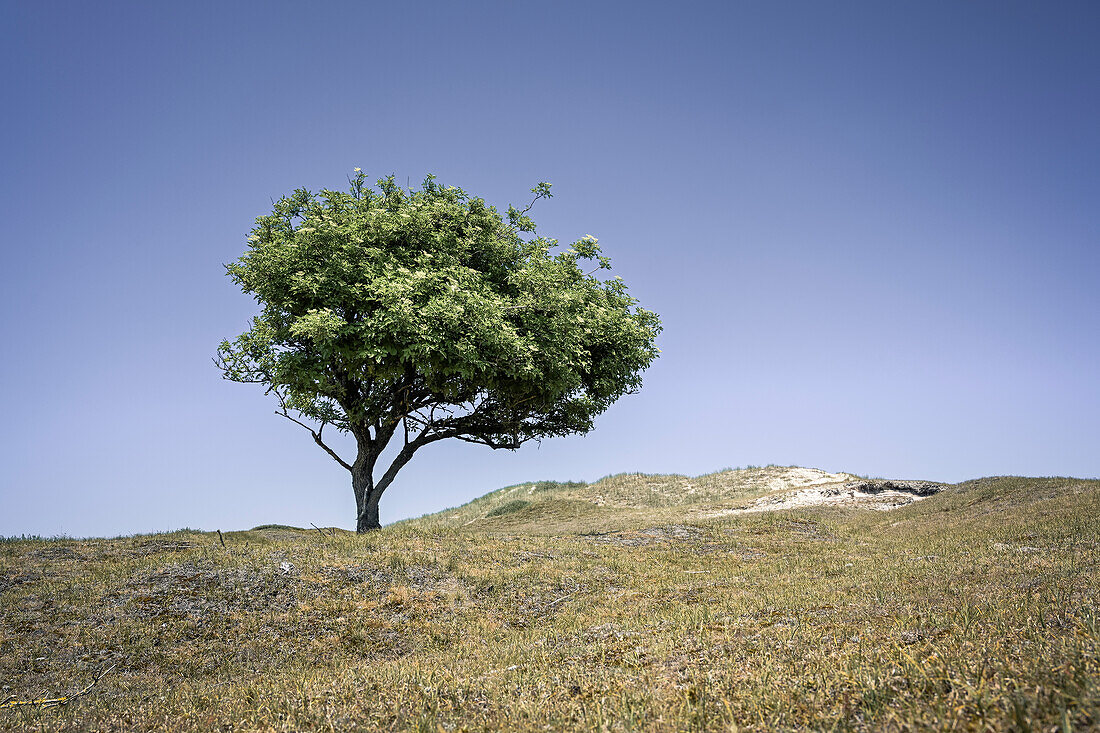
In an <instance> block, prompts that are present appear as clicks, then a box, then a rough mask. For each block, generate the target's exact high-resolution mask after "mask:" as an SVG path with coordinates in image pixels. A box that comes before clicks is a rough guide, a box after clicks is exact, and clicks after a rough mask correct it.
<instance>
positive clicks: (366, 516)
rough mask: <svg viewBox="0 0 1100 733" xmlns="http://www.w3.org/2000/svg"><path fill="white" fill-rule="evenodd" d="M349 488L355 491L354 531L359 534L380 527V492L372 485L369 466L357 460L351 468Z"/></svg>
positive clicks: (372, 480)
mask: <svg viewBox="0 0 1100 733" xmlns="http://www.w3.org/2000/svg"><path fill="white" fill-rule="evenodd" d="M351 489H352V491H353V492H355V511H356V514H355V516H356V520H355V531H356V532H358V533H359V534H363V533H364V532H370V531H372V530H375V529H381V528H382V523H381V522H379V521H378V500H379V499H380V498H381V496H382V492H381V491H378V490H377V488H376V487H375V485H374V477H373V476H371V470H370V468H368V467H366V466H361V465H360V462H359V461H356V462H355V465H354V466H352V469H351Z"/></svg>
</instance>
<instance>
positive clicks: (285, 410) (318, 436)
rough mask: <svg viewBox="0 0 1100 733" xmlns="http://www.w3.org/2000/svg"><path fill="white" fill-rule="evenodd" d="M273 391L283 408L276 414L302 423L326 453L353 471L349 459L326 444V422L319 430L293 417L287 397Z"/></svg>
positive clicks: (298, 423) (299, 423) (296, 423)
mask: <svg viewBox="0 0 1100 733" xmlns="http://www.w3.org/2000/svg"><path fill="white" fill-rule="evenodd" d="M271 391H272V392H274V393H275V396H276V397H277V398H278V399H279V405H280V407H282V409H281V410H276V411H275V414H276V415H282V416H283V417H285V418H286V419H287V420H290V421H291V422H292V423H294V424H295V425H301V426H302V427H303V428H305V429H306V430H308V431H309V434H310V435H312V436H313V440H314V442H315V443H317V445H319V446H321V447H322V448H324V450H325V453H328V454H329V455H330V456H332V458H333V460H335V461H336V462H337V463H339V464H340V465H341V466H343V467H344V468H346V469H347V470H348V471H351V464H350V463H348V462H347V461H345V460H344V459H343V458H341V457H340V454H338V453H337V452H336V451H334V450H333V449H332V448H330V447H328V446H327V445H326V444H325V441H324V440H322V438H321V433H322V432H324V429H325V423H323V422H322V423H321V427H320V429H319V430H314V429H313V428H311V427H310V426H309V425H306V424H305V423H304V422H302V421H301V420H296V419H295V418H293V417H291V415H290V412H289V411H288V410H289V408H288V407H287V405H286V399H284V398H283V396H282V394H280V393H279V392H278V390H271Z"/></svg>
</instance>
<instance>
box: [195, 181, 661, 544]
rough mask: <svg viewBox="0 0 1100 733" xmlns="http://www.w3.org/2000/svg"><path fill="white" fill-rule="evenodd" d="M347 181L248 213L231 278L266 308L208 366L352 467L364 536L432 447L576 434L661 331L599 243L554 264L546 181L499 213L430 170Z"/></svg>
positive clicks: (589, 241) (624, 384)
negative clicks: (541, 232)
mask: <svg viewBox="0 0 1100 733" xmlns="http://www.w3.org/2000/svg"><path fill="white" fill-rule="evenodd" d="M350 184H351V187H350V190H348V191H346V192H344V191H330V190H322V191H321V192H320V194H313V193H310V192H309V191H306V190H302V189H299V190H297V191H295V192H294V193H293V194H292V195H290V196H287V197H285V198H283V199H281V200H280V201H279V202H278V203H276V204H275V205H274V210H273V211H272V213H271V214H269V215H267V216H261V217H259V218H258V219H256V226H255V228H254V229H253V230H252V232H251V236H250V237H249V238H248V242H249V244H248V251H247V252H246V253H245V254H244V256H242V257H241V258H240V259H239V260H237V261H235V262H233V263H231V264H229V265H226V270H227V271H228V274H229V276H230V277H231V278H232V279H233V280H234V281H235V282H236V283H237V284H238V285H240V286H241V288H242V289H243V290H244V291H245V292H246V293H250V294H251V295H253V296H254V297H255V298H256V300H257V301H258V302H259V304H260V305H261V306H262V311H261V313H260V314H259V315H257V316H255V317H254V318H253V319H252V326H251V328H250V329H249V330H248V331H246V332H245V333H243V334H241V335H240V336H239V337H237V338H236V339H235V340H233V341H223V342H222V344H221V346H220V347H219V349H218V354H217V356H216V357H215V360H214V361H215V363H216V364H217V366H218V367H219V368H220V369H221V370H222V375H223V377H224V378H225V379H229V380H232V381H235V382H251V383H257V384H262V385H265V386H266V387H267V392H268V393H269V394H272V395H274V397H275V398H276V399H277V400H278V405H279V409H278V410H277V411H276V412H277V413H278V414H280V415H282V416H283V417H286V418H287V419H289V420H291V421H293V422H295V423H297V424H298V425H300V426H302V427H303V428H305V429H306V430H308V431H309V432H310V434H311V435H312V436H313V439H314V440H315V441H316V442H317V445H319V446H320V447H321V448H323V449H324V450H325V451H326V452H327V453H328V454H329V455H330V456H331V457H332V458H333V459H334V460H336V462H337V463H339V464H340V465H341V466H343V467H344V468H345V469H347V470H348V471H349V472H350V473H351V484H352V490H353V491H354V493H355V502H356V507H357V512H358V513H357V521H356V528H357V530H358V531H359V532H364V531H367V530H371V529H377V528H379V527H380V526H381V525H380V524H379V521H378V500H379V499H380V498H381V496H382V493H383V492H384V491H385V490H386V488H387V487H389V485H390V484H391V483H392V482H393V480H394V477H395V476H396V475H397V473H398V471H400V470H401V468H402V467H403V466H405V465H406V464H407V463H408V462H409V460H410V459H411V458H412V457H413V454H414V453H415V452H416V451H417V450H419V449H420V448H423V447H424V446H425V445H428V444H430V443H433V442H435V441H438V440H443V439H445V438H457V439H458V440H464V441H467V442H470V443H480V444H484V445H487V446H489V447H491V448H494V449H495V448H509V449H516V448H518V447H519V446H520V445H522V444H523V443H525V442H526V441H528V440H532V439H534V440H538V439H541V438H544V437H550V436H561V435H568V434H573V433H582V434H583V433H587V432H588V431H589V430H591V429H592V427H593V419H594V418H595V416H597V415H599V414H600V413H602V412H604V411H605V410H606V409H607V408H608V407H609V406H610V405H611V404H612V403H613V402H614V401H615V400H617V399H618V398H619V397H621V396H622V395H624V394H627V393H630V392H634V391H636V390H638V389H639V387H640V386H641V372H642V371H643V370H644V369H645V368H646V367H648V366H649V364H650V363H651V362H652V361H653V359H654V358H656V356H657V353H658V349H657V348H656V346H655V344H654V340H655V338H656V336H657V334H658V333H659V332H660V330H661V325H660V321H659V320H658V318H657V315H656V314H654V313H652V312H650V311H647V310H645V309H643V308H640V307H638V306H637V301H636V300H635V299H634V298H632V297H630V296H629V295H628V294H627V290H626V287H625V285H624V284H623V282H622V280H621V279H620V278H617V277H616V278H614V279H605V280H601V279H599V278H597V277H595V274H596V273H597V272H599V271H600V270H606V269H609V268H610V261H609V260H608V259H607V258H606V257H604V256H602V255H601V254H600V248H599V246H598V245H597V243H596V239H595V238H593V237H584V238H582V239H580V240H579V241H577V242H574V243H573V244H572V245H571V246H570V247H568V248H567V249H565V250H564V251H559V252H557V253H554V252H553V250H555V248H556V247H557V244H558V243H557V241H556V240H553V239H546V238H543V237H542V236H538V235H537V234H536V233H535V225H534V222H532V221H531V219H530V217H528V215H527V212H528V211H530V209H531V205H533V204H534V203H535V202H536V201H538V200H539V199H543V198H550V184H548V183H540V184H539V185H538V186H536V187H535V188H533V189H532V193H533V194H534V198H533V199H532V201H531V205H529V206H528V207H527V208H525V209H523V210H522V211H520V210H517V209H516V208H515V207H513V206H509V207H508V211H507V214H506V215H505V216H501V214H500V213H499V212H498V211H497V210H496V209H495V208H493V207H492V206H487V205H486V204H485V202H484V201H483V200H482V199H480V198H475V197H471V196H468V195H467V194H466V193H465V192H464V191H463V190H462V189H459V188H455V187H453V186H447V187H444V186H441V185H439V184H438V183H437V182H436V180H435V178H434V176H428V177H427V179H425V181H424V183H423V185H422V187H421V188H420V189H419V190H413V189H409V190H405V189H402V188H401V187H399V186H397V185H395V183H394V179H393V176H390V177H388V178H382V179H380V180H379V181H378V189H377V190H375V189H374V188H372V187H371V186H369V185H368V184H366V177H365V176H364V174H363V173H362V171H360V170H359V169H358V168H356V169H355V175H354V177H353V178H352V179H351V180H350ZM524 235H526V237H525V236H524ZM582 260H588V261H590V264H593V265H594V267H593V268H592V269H591V270H590V271H588V272H585V271H584V270H583V269H582V268H581V265H580V263H581V261H582ZM328 426H332V427H333V428H335V429H336V430H339V431H342V432H345V433H350V434H351V435H352V436H353V437H354V439H355V445H356V447H357V455H356V456H355V458H354V459H351V460H346V459H345V458H343V457H341V455H340V454H339V453H338V452H337V451H336V450H334V449H333V448H332V447H331V446H330V445H329V444H328V443H326V442H325V437H324V434H323V433H324V430H325V428H326V427H328ZM395 436H396V439H395ZM391 444H394V446H395V448H397V447H399V450H397V453H396V457H394V458H393V460H392V463H391V464H390V465H389V466H388V467H386V469H385V471H383V472H382V473H381V475H380V476H378V475H377V472H376V469H378V468H379V466H377V464H378V461H379V458H380V457H381V455H382V452H383V451H384V450H385V449H386V448H387V446H390V445H391Z"/></svg>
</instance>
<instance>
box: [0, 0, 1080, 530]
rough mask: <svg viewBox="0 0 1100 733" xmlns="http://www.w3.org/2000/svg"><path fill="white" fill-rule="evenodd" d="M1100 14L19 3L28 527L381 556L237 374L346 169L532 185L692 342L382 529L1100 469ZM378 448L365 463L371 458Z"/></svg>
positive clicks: (16, 338) (570, 236)
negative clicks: (704, 478)
mask: <svg viewBox="0 0 1100 733" xmlns="http://www.w3.org/2000/svg"><path fill="white" fill-rule="evenodd" d="M1097 37H1100V6H1097V5H1096V4H1095V3H1058V4H1041V3H1030V4H1024V3H1006V2H988V3H981V2H974V3H965V4H963V3H946V2H944V3H937V2H930V3H907V4H902V3H875V2H863V3H857V2H851V3H819V2H807V3H787V2H776V3H727V2H721V3H718V2H715V3H691V2H687V3H675V4H673V3H653V4H646V3H629V4H627V3H617V4H612V3H599V2H597V3H592V2H585V3H579V2H578V3H569V2H566V3H539V4H535V3H524V2H471V3H443V2H439V3H435V2H424V3H416V4H412V3H408V4H402V3H387V4H381V3H359V2H355V3H313V4H309V5H302V4H300V3H294V4H292V3H269V2H264V3H260V2H255V3H247V2H240V3H212V2H192V3H184V4H174V5H167V4H163V3H138V2H135V3H114V2H104V3H96V4H87V3H76V2H69V3H54V2H10V1H9V2H2V3H0V64H2V68H3V69H4V70H5V73H4V74H3V75H2V78H0V98H2V99H3V100H4V102H5V103H4V110H5V111H4V113H3V115H0V128H2V132H3V135H2V137H0V140H2V141H3V142H2V143H0V144H2V145H3V149H2V157H3V160H4V164H3V166H2V168H0V195H2V200H3V202H4V204H3V209H4V216H3V217H2V220H0V243H2V256H3V259H2V263H3V266H2V268H0V285H2V289H0V305H2V307H3V313H4V317H3V320H2V322H0V343H2V344H3V352H4V358H3V359H2V360H0V379H2V383H3V384H4V385H5V390H4V391H5V399H4V408H5V409H4V419H3V421H2V423H0V535H12V534H21V533H37V534H45V535H52V534H57V533H68V534H70V535H74V536H85V535H114V534H121V533H133V532H148V531H158V530H166V529H172V528H177V527H181V526H191V527H199V528H205V529H215V528H221V529H237V528H244V527H249V526H253V525H256V524H260V523H266V522H282V523H288V524H296V525H300V526H303V525H308V523H310V522H313V523H316V524H318V525H338V526H345V527H351V526H354V521H353V520H354V501H353V499H352V495H351V490H350V483H349V480H348V476H347V474H346V472H344V471H343V469H341V468H340V467H339V466H337V465H336V464H335V462H333V461H332V460H331V459H330V458H329V457H327V456H326V455H325V454H324V453H322V452H321V451H320V450H319V449H318V448H317V447H316V446H315V445H314V444H313V442H312V440H310V439H309V436H308V434H306V433H305V432H304V431H302V430H301V429H300V428H297V427H295V426H294V425H292V424H291V423H289V422H287V421H286V420H284V419H281V418H279V417H276V416H275V415H274V414H273V409H274V405H272V404H271V403H270V402H269V400H268V398H265V397H264V396H263V395H262V390H260V389H258V388H253V387H251V386H249V385H239V384H233V383H228V382H223V381H221V380H220V378H219V374H218V372H217V370H216V369H215V368H214V367H213V365H212V363H211V361H210V358H211V356H212V355H213V354H214V351H215V348H216V346H217V344H218V342H219V341H220V340H221V339H223V338H225V337H232V336H234V335H236V334H237V333H239V332H241V331H242V330H244V329H245V327H246V326H247V320H248V318H249V316H250V315H251V314H252V313H253V312H254V311H255V308H256V306H255V304H254V303H253V301H251V300H250V299H249V298H248V297H246V296H244V295H243V294H241V293H240V292H239V291H238V290H237V289H236V288H235V286H234V285H233V284H232V283H231V282H230V280H229V279H228V278H227V277H226V276H225V275H224V270H223V268H222V265H223V263H226V262H229V261H231V260H233V259H235V258H236V257H238V256H239V255H240V254H241V253H242V252H243V251H244V249H245V246H246V242H245V239H246V237H247V235H248V231H249V229H250V227H251V224H252V221H253V219H254V218H255V217H256V216H259V215H262V214H264V213H267V211H269V210H270V207H271V200H272V199H277V198H279V197H280V196H282V195H283V194H286V193H288V192H290V191H291V190H293V189H294V188H297V187H303V186H304V187H307V188H311V189H314V190H316V189H319V188H322V187H338V186H341V185H343V184H344V182H345V181H346V178H347V176H348V175H349V174H350V173H351V170H352V168H353V167H356V166H359V167H362V168H363V169H364V171H366V172H367V173H368V174H370V175H371V176H372V177H377V176H380V175H384V174H388V173H394V174H395V175H396V176H397V177H398V179H399V180H401V181H404V180H406V179H408V180H411V181H412V182H413V183H416V182H419V181H420V180H421V179H423V177H424V175H425V174H427V173H434V174H436V175H437V176H439V179H440V181H441V182H443V183H444V184H453V185H458V186H461V187H463V188H465V189H466V190H467V191H469V192H471V193H473V194H476V195H480V196H482V197H484V198H485V199H486V200H488V201H489V202H491V203H494V204H497V205H498V206H499V207H506V206H507V204H508V203H526V201H527V200H528V199H529V194H528V193H527V192H528V190H529V189H530V188H531V187H532V186H533V185H534V184H535V183H537V182H538V181H543V180H545V181H550V182H552V183H553V184H554V193H555V197H554V199H553V200H551V201H549V202H540V204H539V205H538V206H537V207H536V209H535V210H534V211H533V216H534V218H535V220H536V222H537V223H538V224H539V229H540V232H542V233H543V234H545V235H547V236H552V237H555V238H558V239H561V240H562V241H572V240H574V239H576V238H579V237H580V236H582V235H585V234H592V235H594V236H597V237H599V239H600V242H601V245H602V246H603V248H604V250H605V252H606V253H607V254H609V255H610V256H611V257H612V260H613V262H614V266H615V268H614V272H615V273H616V274H619V275H621V276H622V277H623V278H624V279H625V281H626V282H627V284H628V285H629V287H630V290H631V293H632V294H633V295H634V296H635V297H637V298H639V299H640V301H641V302H642V304H643V305H644V306H646V307H648V308H650V309H652V310H655V311H657V312H658V313H659V314H660V315H661V316H662V319H663V321H664V323H665V332H664V334H663V335H662V336H661V339H660V342H659V345H660V347H661V348H662V350H663V355H662V357H661V358H660V359H659V360H658V362H657V363H656V364H655V365H654V366H653V367H652V368H651V369H650V371H649V372H648V373H647V377H646V384H645V386H644V388H643V390H642V391H641V392H640V393H639V394H636V395H632V396H628V397H626V398H624V399H623V400H621V401H620V402H619V403H618V404H616V405H615V406H614V407H612V409H611V410H610V411H609V412H608V413H607V414H606V415H604V416H603V417H602V418H600V419H599V420H598V422H597V428H596V430H595V431H594V432H593V433H591V434H590V435H588V436H586V437H583V438H582V437H573V438H563V439H555V440H548V441H545V442H543V443H542V444H541V446H538V445H531V446H529V447H525V448H523V449H522V450H520V451H518V452H515V453H510V452H505V451H496V452H494V451H491V450H489V449H487V448H482V447H478V446H471V445H466V444H454V445H448V444H446V443H443V444H437V445H435V446H430V447H428V448H426V449H425V450H424V451H422V452H421V453H420V454H418V456H417V458H416V459H414V461H413V462H412V463H411V464H409V466H408V467H407V468H406V469H405V470H404V471H403V472H402V474H401V475H400V476H399V478H398V480H397V482H396V483H395V484H394V485H393V486H392V487H391V488H390V490H389V491H388V492H387V494H386V496H385V497H384V498H383V500H382V519H383V522H389V521H394V520H396V519H400V518H403V517H407V516H415V515H419V514H421V513H424V512H428V511H434V510H437V509H440V508H444V507H446V506H452V505H455V504H458V503H462V502H464V501H466V500H468V499H470V498H472V497H474V496H477V495H480V494H482V493H484V492H485V491H488V490H491V489H493V488H497V487H499V486H503V485H507V484H512V483H517V482H521V481H525V480H536V479H546V478H550V479H562V480H564V479H584V480H594V479H597V478H599V477H601V476H603V475H606V474H609V473H615V472H622V471H646V472H662V473H663V472H680V473H688V474H698V473H703V472H707V471H712V470H716V469H720V468H722V467H725V466H735V465H745V464H750V463H752V464H766V463H780V464H799V465H807V466H817V467H821V468H825V469H829V470H845V471H852V472H856V473H861V474H870V475H879V476H889V477H913V478H928V479H938V480H944V481H958V480H963V479H967V478H973V477H977V476H982V475H990V474H1025V475H1076V476H1097V475H1098V474H1100V449H1098V446H1100V379H1098V375H1100V368H1098V364H1100V287H1098V285H1100V250H1098V247H1097V244H1098V242H1100V206H1098V202H1100V173H1098V171H1100V86H1098V85H1097V83H1096V79H1097V70H1098V69H1100V44H1097V43H1096V38H1097ZM345 447H346V446H345Z"/></svg>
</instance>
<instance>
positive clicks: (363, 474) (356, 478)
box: [351, 430, 421, 534]
mask: <svg viewBox="0 0 1100 733" xmlns="http://www.w3.org/2000/svg"><path fill="white" fill-rule="evenodd" d="M392 434H393V431H392V430H390V431H389V432H388V433H384V434H383V436H382V438H383V439H381V440H378V441H376V442H374V443H373V444H372V443H371V441H369V440H360V445H359V456H358V457H357V458H356V459H355V463H353V464H352V466H351V489H352V491H354V492H355V508H356V512H357V514H356V522H355V531H356V532H358V533H359V534H363V533H364V532H371V531H373V530H376V529H382V523H381V522H379V521H378V500H379V499H381V498H382V493H383V492H384V491H385V490H386V488H387V487H388V486H389V485H390V484H392V483H393V479H394V477H395V476H396V475H397V472H398V471H400V470H401V469H402V468H403V467H404V466H405V464H406V463H408V462H409V459H411V458H412V456H413V453H415V452H416V449H417V448H419V447H420V445H421V444H418V443H417V442H415V441H414V442H413V443H406V444H405V447H404V448H402V449H401V452H400V453H398V454H397V457H396V458H394V460H393V463H392V464H390V467H389V468H388V469H387V470H386V473H385V474H383V475H382V477H381V478H380V479H378V481H377V482H375V480H374V465H375V462H376V461H377V460H378V456H379V454H380V453H381V451H382V449H383V448H385V446H386V443H387V442H389V437H390V435H392Z"/></svg>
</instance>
